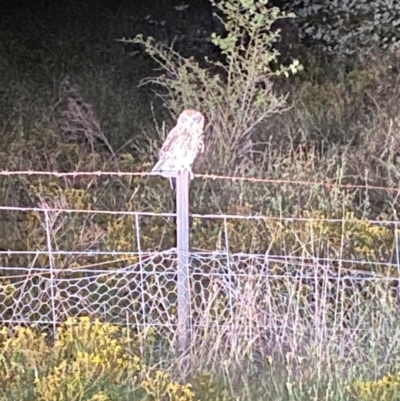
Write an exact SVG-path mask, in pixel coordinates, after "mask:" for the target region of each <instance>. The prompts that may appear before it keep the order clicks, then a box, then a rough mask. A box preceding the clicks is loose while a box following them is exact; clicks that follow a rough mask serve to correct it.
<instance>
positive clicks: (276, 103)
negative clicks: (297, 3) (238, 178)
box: [130, 0, 300, 172]
mask: <svg viewBox="0 0 400 401" xmlns="http://www.w3.org/2000/svg"><path fill="white" fill-rule="evenodd" d="M213 4H214V5H215V7H216V8H217V9H218V10H219V11H220V12H221V14H222V15H223V19H221V21H222V24H223V26H224V29H225V34H224V35H223V36H222V35H217V34H213V35H212V38H211V41H212V43H213V44H214V45H215V46H217V48H218V49H219V50H220V52H221V60H220V61H211V60H209V59H207V60H206V62H205V64H204V63H200V62H198V61H196V60H194V59H193V58H183V57H182V56H180V55H179V54H178V53H176V52H175V51H173V50H172V48H165V47H163V46H161V45H159V44H157V43H155V42H154V40H153V39H152V38H147V39H143V37H142V36H140V35H139V36H137V37H136V38H135V39H133V40H130V42H134V43H138V44H141V45H143V46H144V49H145V51H146V53H147V54H149V55H150V56H151V58H152V59H153V60H155V61H156V62H157V63H158V64H159V65H160V66H161V70H162V71H163V74H161V75H160V76H158V77H151V78H148V79H145V80H144V81H143V82H142V84H148V83H151V84H156V85H158V87H161V88H162V89H163V91H159V92H158V95H159V96H161V97H162V99H163V101H164V103H165V105H166V106H167V107H168V108H169V109H170V110H171V111H172V113H173V114H178V113H179V112H180V111H181V110H182V109H183V108H186V107H194V108H198V109H200V110H201V111H203V112H204V113H205V114H206V116H207V117H208V119H209V120H210V121H211V122H212V124H211V125H212V127H211V128H209V129H208V132H207V141H206V142H207V144H206V146H207V149H206V150H207V156H208V160H213V162H212V164H213V168H214V171H217V170H219V171H225V172H228V171H230V172H234V171H235V169H240V168H242V169H243V168H244V166H245V165H247V166H248V165H249V161H251V159H252V156H253V151H254V144H253V141H254V133H255V132H256V130H257V128H258V127H259V126H260V124H261V123H263V122H265V120H266V119H267V118H268V117H270V116H271V115H273V114H276V113H280V112H282V111H283V110H284V109H285V107H286V104H285V96H280V95H277V94H276V93H275V91H274V89H273V84H272V80H271V78H272V77H273V76H276V75H280V74H285V75H289V74H290V73H294V72H296V71H297V70H298V69H300V66H299V64H298V62H297V61H296V60H295V61H294V62H293V63H292V64H291V65H289V66H288V67H283V66H278V67H276V66H275V67H274V63H276V61H277V56H278V52H277V51H276V50H274V44H275V42H276V41H277V39H278V37H279V31H278V30H275V31H274V30H272V24H273V23H274V22H275V21H276V20H277V19H279V18H282V17H283V16H284V14H283V13H281V12H280V11H279V9H278V8H276V7H269V6H268V1H267V0H261V1H255V0H229V1H221V2H215V3H213ZM208 167H210V166H208Z"/></svg>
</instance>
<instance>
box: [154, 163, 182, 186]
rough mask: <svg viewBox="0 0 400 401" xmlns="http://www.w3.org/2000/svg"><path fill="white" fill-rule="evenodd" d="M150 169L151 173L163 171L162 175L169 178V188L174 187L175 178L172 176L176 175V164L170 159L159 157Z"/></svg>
mask: <svg viewBox="0 0 400 401" xmlns="http://www.w3.org/2000/svg"><path fill="white" fill-rule="evenodd" d="M151 171H152V173H165V174H162V175H163V176H165V177H168V178H169V182H170V183H171V189H175V188H176V178H175V177H174V176H175V175H176V166H175V165H174V164H173V163H171V161H170V160H168V159H160V160H159V161H158V162H157V163H156V164H155V166H154V167H153V169H152V170H151Z"/></svg>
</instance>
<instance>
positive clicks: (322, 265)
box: [0, 171, 400, 349]
mask: <svg viewBox="0 0 400 401" xmlns="http://www.w3.org/2000/svg"><path fill="white" fill-rule="evenodd" d="M17 174H19V175H34V174H38V175H53V176H56V177H65V176H78V175H92V176H97V175H115V176H122V175H126V176H135V175H138V176H149V175H154V174H149V173H119V172H114V173H112V172H111V173H107V172H92V173H86V172H85V173H80V172H77V173H52V172H4V171H3V172H0V176H1V175H3V176H7V175H17ZM196 176H197V177H199V176H201V177H204V178H213V179H214V178H218V179H228V177H217V176H203V175H196ZM229 179H231V180H247V179H246V178H240V177H230V178H229ZM248 181H253V182H256V181H257V182H268V183H272V182H274V183H277V184H282V182H283V181H281V180H276V181H274V180H258V179H255V180H251V179H249V180H248ZM287 182H288V181H287ZM295 184H296V185H316V184H317V185H323V184H321V183H319V184H318V183H308V184H304V183H299V182H296V183H295ZM335 186H337V187H343V188H349V186H343V185H335ZM359 187H360V186H351V188H359ZM363 188H367V189H385V190H395V191H400V188H392V189H388V188H379V187H371V186H367V187H363ZM184 203H185V202H184ZM0 211H3V212H9V213H11V212H16V211H17V212H23V213H28V212H35V213H38V214H40V215H41V216H42V217H43V222H42V223H43V229H44V235H45V238H43V243H42V245H41V247H40V249H21V250H17V249H9V250H6V249H2V250H0V260H1V261H2V263H1V267H0V322H2V323H10V324H14V323H27V322H32V323H33V322H37V323H40V324H46V325H50V326H51V327H52V329H53V330H55V329H56V326H57V325H58V324H59V323H60V322H63V321H65V320H66V318H67V317H70V316H80V315H82V314H85V315H90V316H95V317H98V318H100V319H102V320H104V321H109V322H112V323H115V324H124V325H129V326H131V327H140V328H149V327H153V328H156V329H157V330H158V333H159V336H160V338H164V337H168V338H173V339H175V340H176V337H177V332H178V329H179V326H181V327H182V326H184V327H185V328H186V330H189V331H190V333H189V334H190V335H191V336H192V339H193V341H194V342H195V341H196V340H198V338H199V337H200V336H201V335H203V334H204V333H207V335H210V336H212V335H215V336H216V337H218V336H219V337H218V338H219V339H220V340H221V339H223V341H222V342H223V344H224V346H227V347H228V346H233V345H232V344H233V337H232V336H234V335H235V336H237V338H240V339H242V340H245V341H249V343H250V344H252V346H254V347H255V348H257V347H264V346H265V343H268V341H272V342H275V343H276V342H280V343H281V344H284V345H285V346H289V347H292V349H293V347H294V346H295V347H297V349H300V348H301V347H302V346H304V344H310V343H312V342H313V341H314V340H313V337H312V336H311V334H310V333H317V334H318V336H317V337H318V341H320V340H321V338H322V339H325V340H327V341H328V339H329V338H336V337H332V333H334V334H335V335H338V333H343V332H345V333H346V335H345V336H343V337H341V336H338V338H337V341H338V344H339V345H340V346H341V347H343V349H344V348H346V347H348V346H350V345H351V344H350V343H351V341H350V340H349V336H350V337H351V336H352V335H354V333H364V334H363V335H364V336H366V337H368V336H376V335H377V332H379V333H380V335H382V338H386V337H387V336H388V335H389V334H388V333H390V332H391V330H395V329H396V327H397V326H396V322H397V321H398V319H400V282H399V281H400V280H399V276H400V275H399V271H400V256H399V246H398V221H395V220H378V219H375V220H373V219H371V220H367V222H368V224H370V225H372V226H375V227H385V228H386V229H387V230H388V232H389V233H390V236H386V237H385V238H384V240H383V241H382V245H380V246H381V247H382V249H383V251H382V252H383V254H384V255H385V257H384V258H383V257H375V256H374V257H369V256H365V257H361V256H357V255H356V254H354V255H355V256H354V257H353V256H352V255H353V254H352V253H351V252H350V253H348V254H346V253H344V252H342V251H343V249H344V248H345V245H346V241H348V237H349V235H348V233H347V232H346V225H345V224H344V223H347V222H349V223H351V222H354V221H358V220H357V219H351V218H348V219H346V218H322V217H320V218H315V217H285V216H282V217H273V216H266V215H257V214H252V215H235V214H223V213H221V214H212V213H210V214H199V213H191V214H190V217H191V218H192V219H199V220H200V221H202V220H205V219H211V220H216V221H218V222H219V223H220V224H221V227H222V228H221V233H220V234H221V241H220V245H219V246H220V248H218V249H210V250H207V249H199V250H195V249H190V248H188V247H179V244H178V246H177V247H175V248H170V249H165V250H160V251H156V250H152V249H148V248H146V246H145V245H144V240H143V238H142V237H143V232H142V228H141V226H142V224H143V221H142V220H141V218H143V217H157V218H165V219H166V218H171V217H172V218H174V217H177V214H176V213H156V212H149V211H127V210H92V209H91V210H86V209H75V208H68V207H65V208H63V207H53V206H49V205H47V204H45V203H42V204H40V205H38V207H15V206H11V205H10V206H7V205H1V206H0ZM59 213H61V214H69V215H75V214H77V215H78V214H80V215H82V214H86V215H94V214H98V215H107V214H108V215H115V216H133V217H134V222H133V223H132V225H135V227H132V228H131V232H132V238H133V237H135V238H133V240H132V244H134V245H132V246H133V247H135V246H136V249H133V250H132V251H120V250H118V249H117V250H112V249H111V250H108V249H103V248H104V247H107V246H109V244H107V243H104V244H102V245H103V248H102V247H101V246H100V245H99V244H100V243H101V241H100V240H96V241H94V243H93V244H92V243H89V244H78V245H79V246H82V250H79V249H76V248H77V246H76V244H75V243H73V244H72V245H71V249H66V248H68V245H66V243H64V242H60V243H59V242H58V241H57V240H58V235H61V234H62V233H63V230H64V228H67V227H64V226H61V228H59V229H60V232H61V234H58V231H57V230H55V229H54V227H53V225H54V222H55V220H54V218H55V217H54V216H55V215H56V214H59ZM187 217H188V216H187ZM52 219H53V220H52ZM251 221H258V222H262V223H266V222H280V223H281V222H283V223H299V222H301V223H315V222H320V223H323V224H330V223H341V224H342V225H341V230H339V235H340V236H341V238H342V241H341V242H340V244H339V245H338V246H339V249H338V251H340V252H337V253H335V252H333V253H332V254H331V253H330V251H331V249H332V247H331V246H330V245H329V241H331V242H332V238H328V239H327V240H326V244H325V243H324V245H323V246H321V247H318V243H319V242H318V241H320V242H321V241H322V240H321V239H318V238H317V242H318V243H317V245H315V244H314V242H313V241H314V237H315V236H318V233H313V232H312V228H311V229H310V230H311V231H310V233H311V234H312V235H309V236H307V235H306V236H305V237H304V238H298V236H297V237H296V235H295V236H294V239H291V240H290V241H292V242H293V243H292V244H290V243H289V239H287V238H285V237H283V240H282V242H281V243H279V244H282V245H274V248H271V247H272V245H271V243H266V244H265V248H266V250H265V252H264V253H258V252H251V250H249V249H245V250H244V251H242V252H236V251H233V250H232V239H231V237H230V235H231V234H230V230H231V229H230V224H231V223H232V222H240V224H242V223H246V222H251ZM67 223H68V222H64V223H63V224H67ZM185 225H186V226H188V221H187V220H185ZM311 226H312V224H311ZM82 227H83V226H82ZM181 229H182V227H181ZM292 232H294V229H293V230H292ZM188 234H189V228H188V227H187V229H186V232H184V233H183V234H182V235H186V236H188ZM278 234H279V235H278ZM278 234H277V235H278V236H284V235H287V233H286V234H285V233H284V232H280V231H279V232H278ZM295 234H297V233H295ZM32 235H33V234H32ZM146 235H148V234H146ZM371 235H372V234H371ZM272 237H273V235H272V236H271V238H272ZM272 240H274V241H275V239H270V240H269V241H272ZM279 246H282V247H281V248H279ZM290 247H291V248H290ZM384 247H387V249H384ZM334 250H336V249H334ZM350 254H351V256H352V257H350V256H349V255H350ZM180 258H181V259H180ZM180 260H183V264H184V267H185V266H186V268H188V271H187V272H183V270H182V269H183V267H182V266H181V268H180V269H179V266H180V263H179V262H180ZM179 272H180V273H182V272H183V273H185V274H183V275H181V277H180V278H179ZM183 284H185V285H184V286H183ZM179 285H181V287H182V288H183V287H184V291H183V292H184V293H185V294H186V295H185V297H186V296H188V298H185V299H183V298H180V293H179V292H182V291H180V290H179ZM183 301H184V302H183ZM180 302H181V306H180V307H179V303H180ZM182 302H183V303H182ZM182 305H183V306H182ZM182 308H185V310H186V313H190V320H191V324H188V322H187V321H186V320H185V319H182V316H181V318H180V317H179V313H178V311H179V310H182ZM376 316H379V319H380V325H379V326H377V325H376ZM382 322H383V323H382ZM186 334H188V333H187V332H186ZM310 336H311V337H310ZM385 336H386V337H385ZM366 337H363V338H362V340H363V341H365V338H366ZM344 341H347V343H346V344H345V343H344ZM355 343H356V339H354V341H353V344H355ZM349 344H350V345H349Z"/></svg>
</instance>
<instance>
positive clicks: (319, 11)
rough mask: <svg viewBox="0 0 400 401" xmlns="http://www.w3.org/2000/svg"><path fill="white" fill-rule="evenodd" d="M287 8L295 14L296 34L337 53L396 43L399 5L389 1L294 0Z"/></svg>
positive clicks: (385, 46)
mask: <svg viewBox="0 0 400 401" xmlns="http://www.w3.org/2000/svg"><path fill="white" fill-rule="evenodd" d="M287 9H288V10H290V11H292V12H294V13H295V14H296V16H297V19H296V25H297V27H298V33H299V36H300V37H301V38H302V39H304V38H309V39H312V40H313V41H316V42H319V43H322V45H323V49H324V50H325V51H327V52H328V53H334V54H337V55H339V56H344V55H351V54H357V55H360V54H361V55H368V54H369V53H370V52H371V49H372V48H376V47H380V48H383V49H386V48H388V47H389V46H391V45H397V44H398V43H399V40H400V35H399V33H398V26H399V24H400V4H399V3H398V2H393V1H390V0H379V1H369V0H362V1H360V0H337V1H331V0H317V1H314V0H311V1H310V0H295V1H290V2H288V5H287Z"/></svg>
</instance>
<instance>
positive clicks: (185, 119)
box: [178, 109, 205, 130]
mask: <svg viewBox="0 0 400 401" xmlns="http://www.w3.org/2000/svg"><path fill="white" fill-rule="evenodd" d="M204 123H205V121H204V116H203V114H201V113H200V112H199V111H197V110H194V109H186V110H184V111H182V113H181V114H180V115H179V118H178V125H184V126H185V127H188V128H195V127H196V128H200V129H202V130H203V129H204Z"/></svg>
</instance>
